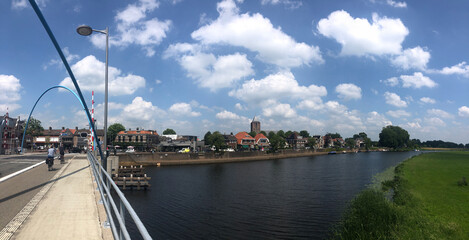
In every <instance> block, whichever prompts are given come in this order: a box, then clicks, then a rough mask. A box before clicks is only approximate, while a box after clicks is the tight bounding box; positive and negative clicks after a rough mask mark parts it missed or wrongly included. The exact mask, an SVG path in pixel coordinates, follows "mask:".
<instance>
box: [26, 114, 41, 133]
mask: <svg viewBox="0 0 469 240" xmlns="http://www.w3.org/2000/svg"><path fill="white" fill-rule="evenodd" d="M42 131H44V128H43V127H42V125H41V121H39V120H37V119H35V118H33V117H31V118H30V119H29V123H28V129H27V130H26V135H30V136H33V137H37V136H40V135H42Z"/></svg>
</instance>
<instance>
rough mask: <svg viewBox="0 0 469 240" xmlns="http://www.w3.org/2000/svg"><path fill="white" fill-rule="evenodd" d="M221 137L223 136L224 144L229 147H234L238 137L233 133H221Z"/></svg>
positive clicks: (236, 144)
mask: <svg viewBox="0 0 469 240" xmlns="http://www.w3.org/2000/svg"><path fill="white" fill-rule="evenodd" d="M223 138H225V144H226V146H228V147H229V148H232V149H236V148H237V146H238V139H236V137H235V136H234V135H233V134H230V135H223Z"/></svg>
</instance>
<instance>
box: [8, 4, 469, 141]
mask: <svg viewBox="0 0 469 240" xmlns="http://www.w3.org/2000/svg"><path fill="white" fill-rule="evenodd" d="M37 2H38V5H39V6H40V8H41V10H42V12H43V15H44V16H45V18H46V20H47V21H48V22H49V25H50V27H51V29H52V31H53V32H54V34H55V36H56V38H57V40H58V42H59V44H60V46H61V48H62V49H63V51H64V52H65V54H66V56H67V58H68V60H69V63H70V65H71V66H72V70H73V71H74V74H75V76H76V78H77V80H78V82H79V84H80V87H81V89H82V91H83V93H84V96H85V98H86V99H88V100H89V101H88V104H89V106H90V105H91V91H95V101H96V106H95V109H96V110H95V112H96V116H95V117H96V119H97V120H98V128H101V127H102V126H103V109H104V107H103V99H104V80H103V79H104V62H105V52H104V46H105V36H104V35H103V34H99V33H94V34H92V35H91V36H88V37H84V36H80V35H78V34H77V33H76V28H77V26H79V25H82V24H87V25H90V26H92V27H93V28H95V29H105V28H106V27H109V29H110V53H109V81H110V84H109V124H112V123H115V122H119V123H122V124H124V126H126V128H132V129H135V128H137V127H139V128H143V129H153V130H157V131H158V132H159V133H161V132H162V131H163V130H164V129H166V128H173V129H174V130H176V132H177V133H178V134H191V135H198V136H200V137H202V136H203V134H204V133H205V132H207V131H212V132H213V131H216V130H218V131H220V132H222V133H230V132H233V133H235V134H236V133H237V132H238V131H249V122H250V121H251V119H252V118H253V117H254V116H256V118H257V119H258V120H260V121H261V128H262V130H280V129H282V130H285V131H287V130H296V131H300V130H303V129H306V130H308V131H309V132H310V133H311V134H321V135H323V134H325V133H327V132H339V133H341V134H342V136H343V137H350V136H352V135H353V134H355V133H358V132H363V131H364V132H366V133H368V135H369V136H370V137H371V138H372V139H373V140H378V134H379V132H380V131H381V129H382V128H383V127H384V126H386V125H389V124H392V125H398V126H401V127H403V128H404V129H406V130H407V131H408V132H409V133H410V135H411V138H419V139H421V140H433V139H441V140H446V141H453V142H457V143H468V142H469V140H468V138H467V135H468V133H469V127H468V123H469V107H468V106H469V103H468V102H467V100H468V97H467V93H468V92H469V65H468V63H467V62H468V61H469V44H468V43H469V28H467V23H468V22H469V15H468V14H467V11H468V10H469V2H467V1H436V0H428V1H397V0H396V1H394V0H357V1H348V0H347V1H345V0H343V1H334V0H333V1H296V0H251V1H247V0H245V1H239V0H238V1H236V0H224V1H189V0H160V1H156V0H141V1H76V0H67V1H51V0H41V1H37ZM0 26H1V29H2V34H0V54H1V55H0V56H1V57H0V112H2V114H3V113H4V112H6V110H7V108H8V111H9V113H10V115H11V116H21V117H23V118H24V117H27V114H29V111H30V110H31V107H32V105H33V104H34V102H35V101H36V99H37V98H38V97H39V96H40V95H41V93H42V92H43V91H45V90H46V89H47V88H49V87H51V86H54V85H64V86H69V87H73V86H72V84H71V81H70V79H68V75H67V73H66V71H65V68H64V67H63V64H62V63H61V62H60V61H59V57H58V54H57V52H56V51H55V49H54V48H53V45H52V43H51V41H50V40H49V38H48V36H47V35H46V32H45V30H44V29H43V27H42V25H41V24H40V22H39V20H38V18H37V17H36V15H35V13H34V12H33V10H32V8H31V6H30V5H29V2H26V1H24V0H13V1H2V2H0ZM90 107H91V106H90ZM33 115H34V116H35V117H36V118H38V119H39V120H41V121H42V123H43V126H44V127H49V126H52V127H53V128H60V127H69V128H74V127H75V126H78V127H86V125H87V121H86V118H85V114H84V113H83V112H82V111H81V110H80V105H79V104H78V102H77V100H76V99H75V97H74V96H73V95H71V94H70V93H68V92H65V91H61V90H54V91H52V92H50V93H49V94H47V95H46V96H45V97H43V99H42V100H41V102H40V103H39V105H38V107H37V108H36V110H35V114H33Z"/></svg>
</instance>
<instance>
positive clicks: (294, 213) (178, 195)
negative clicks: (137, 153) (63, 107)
mask: <svg viewBox="0 0 469 240" xmlns="http://www.w3.org/2000/svg"><path fill="white" fill-rule="evenodd" d="M416 154H418V152H400V153H397V152H370V153H356V154H337V155H324V156H314V157H302V158H288V159H279V160H269V161H255V162H243V163H224V164H210V165H188V166H171V167H161V168H156V167H149V168H147V174H148V175H149V176H151V177H152V179H151V185H152V186H151V190H149V191H125V195H126V197H127V199H128V200H129V202H130V203H131V204H132V206H133V207H134V210H135V211H136V212H137V214H138V215H139V216H140V219H141V220H142V222H143V223H144V225H145V226H146V228H147V230H148V231H149V233H150V235H151V236H152V237H153V238H154V239H324V238H327V236H328V234H329V233H330V229H331V227H332V226H334V224H335V223H337V222H338V221H339V220H340V216H341V213H342V212H343V210H344V209H345V207H346V205H347V203H348V202H349V201H350V200H351V199H353V197H354V196H355V195H356V194H357V193H358V192H360V191H361V190H363V189H364V188H366V185H368V184H370V183H371V179H372V177H373V176H374V175H375V174H377V173H379V172H382V171H384V170H385V169H387V168H388V167H391V166H394V165H397V164H398V163H400V162H401V161H403V160H405V159H407V158H409V157H411V156H413V155H416ZM127 219H128V218H127ZM129 232H130V234H131V236H137V235H139V233H138V232H137V230H136V228H135V226H129Z"/></svg>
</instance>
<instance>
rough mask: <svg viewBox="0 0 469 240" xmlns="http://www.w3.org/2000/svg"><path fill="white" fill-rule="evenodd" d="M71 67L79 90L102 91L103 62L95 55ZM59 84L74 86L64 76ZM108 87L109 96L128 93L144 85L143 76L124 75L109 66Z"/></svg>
mask: <svg viewBox="0 0 469 240" xmlns="http://www.w3.org/2000/svg"><path fill="white" fill-rule="evenodd" d="M71 68H72V70H73V73H74V74H75V78H76V79H77V81H78V84H79V86H80V89H81V90H84V91H97V92H104V68H105V64H104V63H103V62H101V61H99V60H97V59H96V57H95V56H93V55H90V56H87V57H85V58H83V59H82V60H80V61H78V62H77V63H75V64H74V65H72V67H71ZM60 85H63V86H66V87H69V88H71V89H74V88H75V87H74V85H73V83H72V80H71V79H70V77H67V78H65V79H64V80H63V81H62V82H60ZM108 87H109V95H111V96H118V95H129V94H133V93H135V91H137V90H138V89H139V88H143V87H145V78H143V77H141V76H138V75H133V74H127V75H124V74H122V71H121V70H120V69H117V68H115V67H111V66H109V69H108Z"/></svg>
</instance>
